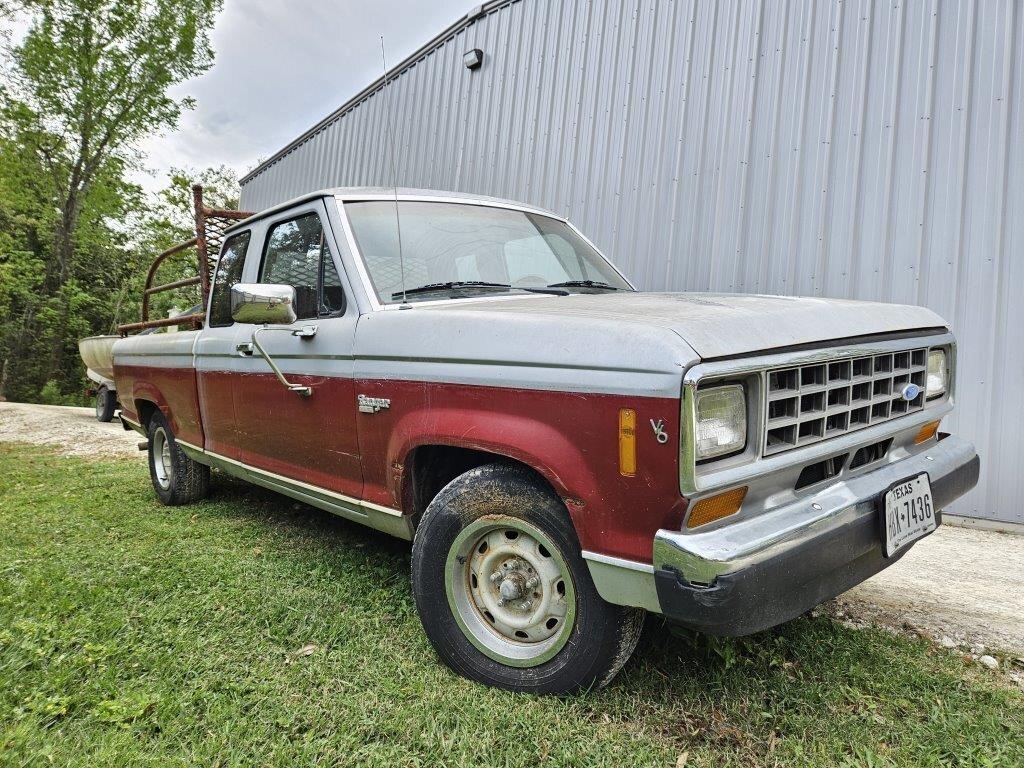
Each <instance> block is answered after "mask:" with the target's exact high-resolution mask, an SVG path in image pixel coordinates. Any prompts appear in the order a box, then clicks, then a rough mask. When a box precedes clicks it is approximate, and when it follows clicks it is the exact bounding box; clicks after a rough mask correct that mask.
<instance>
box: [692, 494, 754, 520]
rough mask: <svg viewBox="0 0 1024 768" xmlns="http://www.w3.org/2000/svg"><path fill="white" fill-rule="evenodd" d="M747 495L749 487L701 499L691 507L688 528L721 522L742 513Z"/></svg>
mask: <svg viewBox="0 0 1024 768" xmlns="http://www.w3.org/2000/svg"><path fill="white" fill-rule="evenodd" d="M746 495H747V486H745V485H744V486H742V487H741V488H733V489H732V490H731V491H726V492H725V493H719V494H717V495H715V496H708V497H707V498H706V499H701V500H700V501H698V502H697V503H696V504H694V505H693V506H692V507H690V516H689V517H687V518H686V527H687V528H696V527H697V526H700V525H707V524H708V523H711V522H714V521H715V520H721V519H722V518H723V517H728V516H729V515H735V514H736V513H737V512H739V511H740V506H741V505H742V504H743V499H744V498H745V497H746Z"/></svg>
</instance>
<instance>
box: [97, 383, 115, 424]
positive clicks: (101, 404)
mask: <svg viewBox="0 0 1024 768" xmlns="http://www.w3.org/2000/svg"><path fill="white" fill-rule="evenodd" d="M116 405H117V396H116V395H115V394H114V393H113V392H112V391H110V390H109V389H108V388H107V387H105V386H101V387H100V388H99V389H97V390H96V421H103V422H107V421H110V420H111V419H113V418H114V407H115V406H116Z"/></svg>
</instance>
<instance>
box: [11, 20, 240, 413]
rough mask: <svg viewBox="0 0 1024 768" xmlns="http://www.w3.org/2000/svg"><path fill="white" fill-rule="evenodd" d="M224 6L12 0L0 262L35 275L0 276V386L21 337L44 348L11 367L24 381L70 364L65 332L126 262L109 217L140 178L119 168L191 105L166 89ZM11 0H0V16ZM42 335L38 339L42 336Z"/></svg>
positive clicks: (201, 66)
mask: <svg viewBox="0 0 1024 768" xmlns="http://www.w3.org/2000/svg"><path fill="white" fill-rule="evenodd" d="M220 5H221V0H61V2H55V1H54V0H25V1H24V2H20V3H18V4H17V6H18V8H19V9H20V11H21V12H22V13H24V14H26V15H27V19H28V31H27V33H26V34H25V36H24V38H23V39H22V40H21V41H20V42H19V43H18V44H16V45H14V46H13V47H9V48H7V50H6V53H7V60H6V61H5V62H4V67H3V69H4V84H3V85H0V221H9V223H10V224H9V226H10V228H9V229H8V228H7V224H5V232H6V235H7V241H6V242H5V241H3V240H0V247H3V248H5V249H7V250H6V251H5V253H6V254H7V255H6V256H4V257H3V259H4V260H3V264H2V265H0V268H3V269H5V270H6V273H5V275H9V273H11V272H12V271H14V270H15V269H16V268H17V269H19V270H20V269H23V270H25V271H24V274H27V275H31V276H32V277H31V278H26V279H25V280H19V281H18V285H17V286H16V287H13V288H6V289H0V294H2V295H0V309H3V310H5V311H6V313H8V314H6V315H5V317H6V320H5V323H4V325H5V328H4V338H5V339H6V341H5V344H6V347H5V349H4V350H3V352H4V371H5V372H6V374H7V375H4V376H3V378H0V394H3V389H2V387H3V385H4V383H5V382H6V381H10V380H11V377H10V370H9V368H10V362H11V361H12V360H13V361H16V362H18V363H19V364H20V363H24V362H25V350H24V347H25V346H26V344H31V345H34V346H35V347H36V349H35V358H39V357H40V353H42V354H41V357H42V360H39V359H34V360H33V362H32V364H31V365H28V368H31V369H32V370H25V371H18V372H17V375H18V377H19V380H25V374H30V376H29V378H30V379H31V380H33V381H35V382H37V385H38V386H41V384H38V383H39V382H45V381H49V380H53V379H59V378H68V377H69V374H70V373H71V371H70V370H69V367H71V368H75V369H77V364H76V363H75V362H74V361H75V354H76V350H75V347H74V344H73V341H74V339H75V338H77V336H78V335H80V334H81V333H82V332H83V331H88V330H89V328H90V327H92V328H94V329H95V327H96V326H95V325H94V323H97V322H99V317H98V316H99V315H102V314H103V313H104V308H105V304H106V302H105V298H107V297H108V296H109V294H107V295H105V294H104V291H105V290H109V288H110V283H111V282H112V281H116V279H117V278H119V277H120V276H121V272H122V271H123V266H124V265H125V264H126V262H130V261H131V259H130V258H129V259H125V258H124V256H125V254H124V252H123V251H119V250H118V249H117V248H114V247H113V246H114V244H115V242H116V239H117V238H116V237H114V236H112V233H113V232H116V230H117V228H118V226H120V227H121V229H122V233H124V230H125V227H126V223H127V222H129V221H130V220H131V218H132V216H133V214H132V211H133V210H134V211H138V210H139V208H138V207H135V208H134V209H133V208H132V207H131V206H138V205H139V197H140V193H139V190H138V189H137V188H135V187H133V186H132V185H130V184H127V183H126V182H125V181H124V174H125V172H126V171H127V170H128V169H129V168H131V167H133V166H135V165H137V164H138V162H139V158H138V156H137V151H136V149H135V147H136V146H137V143H138V141H139V140H140V139H142V138H144V137H146V136H148V135H151V134H153V133H154V132H157V131H160V130H164V129H168V128H171V127H173V126H174V125H176V123H177V121H178V119H179V117H180V115H181V112H182V110H184V109H188V108H190V107H191V106H192V101H191V99H189V98H187V97H186V98H180V99H176V98H174V97H172V96H170V95H169V93H168V91H169V89H170V87H171V86H173V85H175V84H178V83H181V82H183V81H185V80H188V79H189V78H192V77H194V76H196V75H198V74H201V73H202V72H203V71H205V70H206V69H208V68H209V67H210V66H211V64H212V62H213V50H212V48H211V46H210V41H209V33H210V30H211V28H212V25H213V21H214V16H215V14H216V12H217V11H218V10H219V8H220ZM12 7H14V4H12V3H10V2H6V3H5V2H4V1H3V0H0V16H2V15H3V13H5V12H6V13H10V9H11V8H12ZM21 184H27V185H28V186H27V187H24V188H23V187H21V186H19V185H21ZM122 239H127V237H126V236H125V235H124V234H122ZM15 265H18V266H17V267H16V266H15ZM40 270H41V272H42V282H41V283H39V282H38V280H37V278H38V276H39V273H40ZM95 280H99V283H98V284H96V283H95V282H94V281H95ZM33 281H35V282H33ZM26 292H30V293H31V294H32V295H31V296H30V297H26ZM5 302H6V303H5ZM12 316H13V317H12ZM41 337H45V338H46V339H47V343H48V347H49V349H48V350H47V351H45V352H44V351H43V350H40V349H38V340H39V339H40V338H41ZM26 365H27V364H26ZM37 391H38V389H37Z"/></svg>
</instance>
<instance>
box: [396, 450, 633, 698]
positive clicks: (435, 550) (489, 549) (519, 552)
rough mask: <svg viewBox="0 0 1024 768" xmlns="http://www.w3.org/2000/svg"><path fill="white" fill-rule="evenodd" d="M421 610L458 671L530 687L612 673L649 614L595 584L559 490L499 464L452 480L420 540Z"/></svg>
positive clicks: (415, 573)
mask: <svg viewBox="0 0 1024 768" xmlns="http://www.w3.org/2000/svg"><path fill="white" fill-rule="evenodd" d="M412 579H413V592H414V595H415V598H416V609H417V612H418V613H419V616H420V620H421V621H422V622H423V627H424V629H425V630H426V633H427V636H428V637H429V639H430V641H431V643H432V644H433V646H434V648H435V649H436V650H437V652H438V654H439V655H440V657H441V658H442V659H443V660H444V661H445V663H446V664H448V666H450V667H451V668H452V669H453V670H455V671H456V672H458V673H459V674H461V675H463V676H465V677H468V678H470V679H472V680H476V681H479V682H482V683H486V684H488V685H493V686H497V687H500V688H506V689H509V690H514V691H524V692H531V693H548V694H567V693H574V692H577V691H580V690H585V689H588V688H596V687H601V686H603V685H605V684H606V683H608V682H609V681H610V680H611V679H612V677H614V676H615V674H616V673H617V672H618V671H619V669H621V668H622V665H623V664H625V662H626V661H627V660H628V659H629V656H630V654H632V652H633V649H634V648H635V646H636V642H637V640H638V638H639V636H640V629H641V626H642V623H643V612H642V611H639V610H636V609H632V608H622V607H619V606H615V605H611V604H609V603H606V602H605V601H604V600H602V599H601V597H600V596H599V595H598V594H597V590H596V588H595V587H594V584H593V581H592V580H591V578H590V573H589V571H588V569H587V566H586V563H585V562H584V560H583V557H582V555H581V552H580V546H579V542H578V540H577V538H576V533H575V530H574V529H573V526H572V523H571V521H570V520H569V516H568V513H567V512H566V509H565V506H564V505H563V504H562V502H561V500H560V499H559V498H558V497H557V496H556V495H555V494H554V493H552V491H551V490H550V489H549V488H547V487H546V486H545V485H544V484H543V483H542V482H540V481H539V479H538V478H536V477H535V476H534V475H532V474H531V473H530V472H529V471H527V470H526V469H524V468H521V467H516V466H511V465H505V464H490V465H487V466H483V467H478V468H476V469H472V470H470V471H468V472H466V473H465V474H463V475H461V476H459V477H458V478H456V479H455V480H453V481H452V482H451V483H449V484H448V486H446V487H445V488H444V489H443V490H442V491H441V492H440V493H439V494H438V495H437V497H436V498H435V499H434V500H433V501H432V502H431V503H430V505H429V506H428V507H427V510H426V512H425V513H424V515H423V519H422V521H421V522H420V525H419V528H418V529H417V531H416V538H415V540H414V542H413V561H412Z"/></svg>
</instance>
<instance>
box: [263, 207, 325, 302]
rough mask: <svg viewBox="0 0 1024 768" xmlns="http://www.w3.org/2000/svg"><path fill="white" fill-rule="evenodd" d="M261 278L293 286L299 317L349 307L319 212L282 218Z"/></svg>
mask: <svg viewBox="0 0 1024 768" xmlns="http://www.w3.org/2000/svg"><path fill="white" fill-rule="evenodd" d="M259 281H260V282H261V283H277V284H279V285H290V286H292V288H294V289H295V314H296V316H297V317H298V319H299V320H309V319H311V318H314V317H331V316H334V315H339V314H341V313H342V312H343V311H344V309H345V294H344V291H343V290H342V287H341V278H340V277H339V276H338V270H337V269H336V268H335V266H334V259H332V258H331V250H330V247H329V246H328V245H327V239H326V237H325V236H324V228H323V225H322V224H321V223H320V217H319V216H318V215H317V214H316V213H307V214H303V215H302V216H299V217H297V218H294V219H289V220H288V221H282V222H280V223H278V224H275V225H274V226H273V227H272V228H271V229H270V231H269V232H268V233H267V244H266V248H265V249H264V252H263V263H262V264H261V265H260V277H259Z"/></svg>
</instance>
